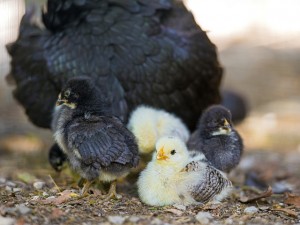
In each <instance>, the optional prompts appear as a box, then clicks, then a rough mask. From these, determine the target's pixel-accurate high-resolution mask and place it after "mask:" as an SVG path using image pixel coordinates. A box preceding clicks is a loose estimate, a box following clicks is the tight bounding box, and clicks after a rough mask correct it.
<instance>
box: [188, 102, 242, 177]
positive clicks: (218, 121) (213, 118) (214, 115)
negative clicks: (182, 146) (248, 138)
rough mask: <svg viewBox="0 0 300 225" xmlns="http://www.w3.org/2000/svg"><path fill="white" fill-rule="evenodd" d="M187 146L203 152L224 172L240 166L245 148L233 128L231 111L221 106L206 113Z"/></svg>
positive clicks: (212, 107) (214, 106)
mask: <svg viewBox="0 0 300 225" xmlns="http://www.w3.org/2000/svg"><path fill="white" fill-rule="evenodd" d="M187 145H188V148H189V149H190V150H194V151H200V152H202V153H203V154H204V155H205V157H206V158H207V160H208V161H209V162H210V163H211V164H212V165H213V166H214V167H215V168H217V169H219V170H221V171H224V172H230V171H231V170H232V169H233V168H235V167H236V166H237V165H238V163H239V162H240V158H241V156H242V153H243V148H244V147H243V140H242V138H241V136H240V135H239V133H238V132H237V131H236V130H235V129H234V127H233V124H232V121H231V113H230V111H229V110H228V109H227V108H225V107H223V106H221V105H213V106H211V107H209V108H208V109H206V110H205V111H204V113H203V114H202V116H201V118H200V120H199V123H198V128H197V129H196V131H195V132H194V133H193V134H192V135H191V137H190V139H189V141H188V143H187Z"/></svg>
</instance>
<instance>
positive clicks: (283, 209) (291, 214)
mask: <svg viewBox="0 0 300 225" xmlns="http://www.w3.org/2000/svg"><path fill="white" fill-rule="evenodd" d="M272 211H280V212H285V213H286V214H287V215H288V216H292V217H295V218H298V213H297V212H295V211H293V210H291V209H286V208H278V209H272Z"/></svg>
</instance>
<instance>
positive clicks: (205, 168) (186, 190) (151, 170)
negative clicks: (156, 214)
mask: <svg viewBox="0 0 300 225" xmlns="http://www.w3.org/2000/svg"><path fill="white" fill-rule="evenodd" d="M137 185H138V193H139V196H140V199H141V201H142V202H144V203H145V204H148V205H152V206H164V205H172V204H175V203H179V204H184V205H190V204H199V203H206V202H208V201H221V200H222V199H223V198H225V197H226V196H227V195H228V194H229V193H230V190H231V187H232V184H231V182H230V181H229V180H228V179H227V177H226V175H225V174H224V173H222V172H221V171H219V170H217V169H215V168H214V167H212V166H210V165H208V163H207V161H206V159H205V157H204V155H203V154H202V153H197V154H196V153H192V154H191V153H190V152H189V151H188V150H187V147H186V145H185V143H184V142H183V141H182V140H181V139H180V138H178V137H162V138H160V139H159V140H158V142H157V143H156V152H155V153H154V154H153V158H152V161H151V162H150V163H148V165H147V167H146V168H145V170H143V171H142V172H141V174H140V177H139V179H138V182H137Z"/></svg>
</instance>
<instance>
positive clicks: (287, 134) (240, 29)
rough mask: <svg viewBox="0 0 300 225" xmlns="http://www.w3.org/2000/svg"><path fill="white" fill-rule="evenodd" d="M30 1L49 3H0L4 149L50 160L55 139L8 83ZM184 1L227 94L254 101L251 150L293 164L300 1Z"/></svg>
mask: <svg viewBox="0 0 300 225" xmlns="http://www.w3.org/2000/svg"><path fill="white" fill-rule="evenodd" d="M29 2H38V3H40V4H41V3H42V2H43V1H34V0H32V1H26V3H25V2H24V1H23V0H0V15H1V20H0V79H1V82H0V102H1V104H0V149H1V150H8V151H12V152H20V151H25V152H31V151H35V150H41V151H40V152H41V154H42V157H45V158H46V154H47V151H46V150H45V148H48V146H49V145H50V144H51V143H52V136H51V133H50V132H49V131H47V130H43V129H38V128H36V127H34V126H33V125H32V124H31V123H30V122H29V121H28V120H27V118H26V116H25V113H24V112H23V109H22V108H21V107H20V106H19V105H18V104H17V102H16V101H15V100H14V99H13V97H12V87H9V86H8V85H7V82H6V81H5V76H6V74H7V73H8V72H9V60H10V59H9V57H8V54H7V52H6V49H5V44H7V43H9V42H12V41H14V40H15V39H16V37H17V33H18V25H19V21H20V19H21V17H22V15H23V14H24V11H25V4H28V3H29ZM185 3H186V6H187V7H188V8H189V9H190V10H191V11H192V13H193V14H194V16H195V19H196V21H197V22H198V23H199V25H200V26H201V28H202V29H203V30H205V31H207V33H208V36H209V37H210V39H211V40H212V42H214V43H215V44H216V46H217V48H218V51H219V59H220V61H221V64H222V65H223V67H224V69H225V74H224V77H223V82H222V88H226V89H230V90H235V91H237V92H239V93H240V94H242V95H243V96H244V97H245V98H246V99H247V101H248V104H249V108H250V111H249V114H248V117H247V118H246V119H245V120H244V121H243V122H242V123H241V124H239V125H237V129H238V130H239V131H240V133H241V135H242V136H243V138H244V141H245V146H246V152H250V151H259V152H271V151H272V152H274V154H275V153H276V154H277V153H278V155H276V157H277V158H280V157H281V154H284V153H289V156H288V158H290V159H291V160H293V159H295V155H297V158H300V157H299V154H300V132H299V130H300V92H299V90H300V79H299V78H300V13H299V12H300V2H299V0H286V1H281V0H260V1H257V0H243V1H239V0H223V1H219V0H186V1H185ZM267 154H268V153H267ZM0 155H1V152H0ZM276 157H275V158H276ZM269 158H270V157H269ZM0 163H4V162H3V161H2V162H1V161H0ZM241 166H244V164H242V165H241ZM298 168H299V167H298Z"/></svg>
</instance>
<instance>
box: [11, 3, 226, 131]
mask: <svg viewBox="0 0 300 225" xmlns="http://www.w3.org/2000/svg"><path fill="white" fill-rule="evenodd" d="M33 14H34V11H33V10H27V12H26V14H25V16H24V17H23V19H22V21H21V26H20V34H19V37H18V39H17V40H16V41H15V42H14V43H12V44H10V45H9V46H8V52H9V54H10V55H11V56H12V61H11V66H12V69H11V73H10V76H12V78H13V79H14V80H15V82H16V89H15V91H14V96H15V97H16V99H17V100H18V101H19V102H20V103H21V104H22V105H23V106H24V107H25V109H26V113H27V115H28V116H29V118H30V119H31V121H32V122H33V123H34V124H36V125H38V126H41V127H49V126H50V122H51V117H52V110H53V106H54V104H55V100H56V97H57V95H58V93H59V91H60V90H61V87H62V86H63V84H64V83H65V82H66V81H67V80H68V79H69V78H71V77H74V76H78V75H85V76H89V77H92V78H93V79H94V82H95V83H96V85H100V84H103V83H105V84H106V85H105V88H106V89H107V91H109V92H111V90H114V94H113V96H111V97H112V100H113V106H112V109H113V114H114V115H116V116H119V117H121V118H123V119H125V120H126V119H127V116H128V113H129V112H130V111H131V110H132V109H133V108H135V107H136V106H137V105H140V104H145V105H150V106H153V107H156V108H162V109H165V110H167V111H169V112H172V113H175V114H176V115H177V116H179V117H181V118H182V119H183V121H184V122H185V123H186V124H187V125H188V126H189V127H190V128H191V129H193V128H194V127H195V125H196V122H197V119H198V117H199V115H200V114H201V112H202V110H203V109H204V108H206V107H207V106H208V105H210V104H213V103H217V102H219V101H220V96H219V84H220V80H221V77H222V68H221V67H220V65H219V62H218V59H217V55H216V49H215V46H214V45H213V44H212V43H211V42H210V40H209V39H208V37H207V35H206V33H205V32H204V31H202V30H201V29H200V27H199V26H198V25H197V24H196V23H195V21H194V18H193V16H192V14H191V13H190V12H188V11H187V9H186V8H185V7H184V5H183V3H182V2H181V1H175V0H173V1H172V0H151V1H149V0H126V1H124V0H48V7H47V12H44V13H43V15H42V21H43V24H44V26H45V28H41V26H38V25H36V24H34V22H33V18H34V15H33Z"/></svg>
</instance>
